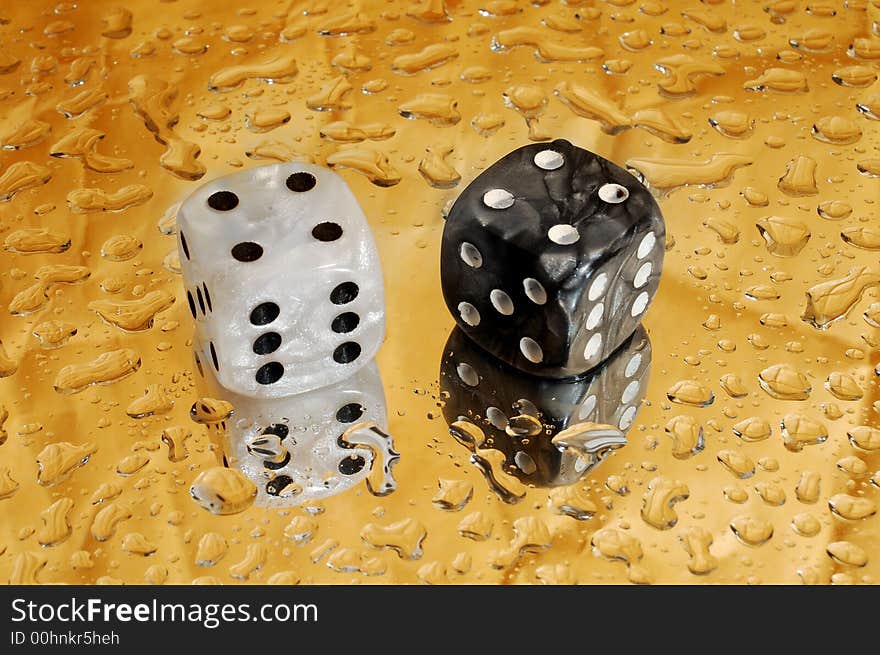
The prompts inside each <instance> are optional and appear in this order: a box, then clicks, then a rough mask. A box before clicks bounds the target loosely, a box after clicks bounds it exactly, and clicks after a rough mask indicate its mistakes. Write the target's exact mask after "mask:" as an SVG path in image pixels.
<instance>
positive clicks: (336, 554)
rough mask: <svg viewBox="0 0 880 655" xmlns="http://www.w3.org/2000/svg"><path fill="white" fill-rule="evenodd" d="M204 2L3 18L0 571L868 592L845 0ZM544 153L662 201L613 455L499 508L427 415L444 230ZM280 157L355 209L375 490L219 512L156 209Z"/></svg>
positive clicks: (868, 326)
mask: <svg viewBox="0 0 880 655" xmlns="http://www.w3.org/2000/svg"><path fill="white" fill-rule="evenodd" d="M221 4H223V3H209V2H196V1H178V2H132V3H128V4H125V5H122V4H119V3H105V2H99V1H94V2H81V3H79V4H76V3H61V4H54V3H39V2H33V3H30V2H27V3H26V2H15V3H7V5H6V6H5V7H4V8H3V9H2V10H0V23H2V24H0V35H2V37H0V145H2V147H3V152H2V155H0V157H2V168H0V229H2V234H0V238H2V239H3V250H2V251H0V258H2V265H0V306H2V307H3V313H2V316H3V318H2V321H0V340H2V349H0V376H2V379H0V401H2V410H0V420H2V421H3V422H2V430H3V431H2V432H0V440H3V441H5V442H4V443H3V444H2V445H0V515H2V517H3V521H2V524H0V553H2V555H0V580H8V581H10V582H14V583H31V582H40V583H52V582H73V583H97V582H110V583H119V582H125V583H163V582H164V583H184V584H188V583H190V582H194V581H196V582H215V583H224V584H237V583H241V582H252V583H265V582H276V583H285V584H286V583H291V582H295V581H302V582H317V583H342V582H360V583H410V582H431V583H458V582H468V583H570V582H579V583H625V582H628V581H629V582H640V583H641V582H653V583H696V582H710V583H798V582H806V583H829V582H835V583H873V582H874V581H875V580H876V577H877V573H876V572H877V567H878V566H880V555H878V553H877V550H876V546H875V544H876V543H877V539H878V537H880V534H878V525H880V523H878V521H880V519H878V518H877V516H876V513H875V511H876V507H877V504H878V502H880V500H878V496H880V489H878V486H880V472H878V469H880V457H878V454H877V451H878V447H880V433H878V432H877V431H876V430H877V428H878V412H880V399H878V392H877V376H876V374H875V372H874V371H875V366H877V365H878V355H877V344H878V340H880V333H878V330H877V327H878V325H880V305H878V304H877V303H878V302H880V290H878V285H880V265H878V260H877V255H878V249H880V220H878V208H877V200H878V199H880V179H878V176H880V150H878V146H880V138H878V130H877V126H878V123H877V122H876V121H877V119H878V117H880V85H878V84H877V82H876V79H877V73H878V69H877V62H878V60H880V5H878V3H877V2H876V0H870V1H865V0H846V1H845V2H842V1H840V0H833V1H832V0H816V1H809V2H807V1H788V0H778V1H776V2H772V1H769V0H768V1H766V2H754V3H740V4H732V3H731V2H729V1H727V2H704V3H701V2H698V1H696V0H694V1H693V2H690V1H685V2H671V1H670V2H655V1H652V0H645V1H641V0H633V1H630V0H613V1H609V2H599V1H596V0H587V1H585V2H577V1H576V0H568V1H567V2H557V1H555V0H544V1H540V0H538V1H536V2H534V3H529V2H526V1H525V0H480V1H473V2H472V1H464V0H461V1H456V0H448V1H447V2H443V1H442V0H436V1H433V0H422V1H414V0H399V1H398V0H391V1H388V2H385V1H383V2H370V1H367V0H364V1H363V2H360V3H350V4H344V3H338V2H331V1H329V0H328V1H323V2H322V1H321V0H315V1H313V2H298V1H295V2H256V1H255V2H252V3H243V4H242V5H241V6H227V8H223V7H221V6H220V5H221ZM267 79H268V80H271V81H272V82H273V83H267ZM556 137H563V138H566V139H569V140H570V141H572V142H574V143H576V144H578V145H581V146H583V147H586V148H589V149H591V150H594V151H596V152H597V153H599V154H601V155H603V156H605V157H607V158H609V159H611V160H613V161H615V162H618V163H621V164H624V163H626V164H627V165H628V166H629V167H630V168H631V169H632V170H633V171H634V172H637V174H639V175H641V176H643V177H644V179H645V180H646V181H647V182H648V183H649V184H650V185H651V186H652V188H654V189H655V190H656V192H657V193H658V194H659V197H660V202H661V206H662V209H663V211H664V215H665V217H666V222H667V229H668V243H667V249H668V251H667V255H666V263H665V270H664V274H663V278H662V282H661V286H660V291H659V293H658V296H657V298H656V299H655V301H654V303H653V304H652V306H651V308H650V309H649V311H648V313H647V316H646V320H645V327H646V329H647V331H648V333H649V335H650V339H651V346H652V349H653V363H652V374H651V376H650V382H649V388H648V389H647V391H646V397H645V401H644V403H643V406H642V408H641V410H640V412H639V414H638V415H637V417H636V420H635V423H634V425H633V427H632V429H631V430H630V431H629V433H628V445H626V446H625V447H624V448H622V449H620V450H617V451H616V452H615V453H614V454H613V455H611V456H609V457H608V458H607V459H606V460H605V461H604V462H603V463H602V464H601V465H600V466H599V467H597V468H596V469H594V470H593V471H591V472H590V473H589V474H588V475H587V477H585V478H584V479H583V480H582V481H581V482H579V483H577V484H575V485H573V486H571V487H557V488H554V489H546V488H523V490H522V492H523V493H522V495H523V498H522V499H521V500H519V501H518V502H515V503H505V502H502V500H501V499H500V498H499V496H498V495H497V494H496V493H494V492H493V491H491V490H490V489H489V487H488V486H487V483H486V480H485V479H484V477H483V475H482V474H481V473H480V471H479V470H477V468H476V467H475V466H474V465H473V464H471V463H470V461H469V458H470V455H471V453H470V452H469V451H468V449H467V448H465V447H464V446H462V445H461V444H460V443H459V442H458V441H457V440H456V439H455V438H454V437H453V436H452V435H450V433H449V428H448V425H447V424H446V422H445V421H444V419H443V413H442V404H443V402H444V399H443V398H441V396H440V390H439V386H438V371H439V368H440V362H441V358H442V357H443V346H444V343H445V342H446V339H447V337H448V335H449V332H450V330H451V327H452V323H453V322H452V319H451V318H450V317H449V316H448V314H447V312H446V308H445V306H444V304H443V302H442V298H441V296H440V287H439V279H438V275H439V273H438V270H439V266H438V252H439V240H440V235H441V232H442V226H443V223H442V217H441V212H442V210H443V208H444V207H445V206H446V205H447V204H448V203H449V202H450V201H451V200H453V199H454V198H455V197H456V194H457V192H458V191H459V190H460V189H461V188H463V185H466V184H467V183H468V182H469V181H470V180H472V179H473V178H474V177H475V176H476V175H477V174H478V173H479V171H480V170H481V169H483V168H485V167H486V166H488V165H490V164H491V163H492V162H494V161H495V160H496V159H498V158H499V157H501V156H502V155H503V154H505V153H506V152H508V151H509V150H511V149H513V148H515V147H517V146H519V145H522V144H524V143H527V142H528V140H529V139H533V140H542V139H549V138H556ZM291 158H304V159H309V160H312V161H314V162H316V163H319V164H323V165H332V166H334V167H335V168H336V169H337V170H339V171H341V173H342V175H343V176H344V177H345V178H346V180H347V181H348V183H349V184H350V185H351V187H352V189H353V190H354V192H355V194H356V195H357V197H358V198H359V201H360V203H361V205H362V207H363V209H364V211H365V213H366V214H367V216H368V217H369V218H370V220H371V222H372V227H373V230H374V233H375V235H376V239H377V241H378V246H379V250H380V255H381V257H382V260H383V262H384V273H385V280H386V287H387V298H388V307H387V317H388V334H387V339H386V341H385V343H384V345H383V347H382V349H381V351H380V353H379V357H378V364H379V368H380V370H381V373H382V378H383V380H384V384H385V390H386V396H387V402H388V407H389V417H390V425H389V431H390V432H391V433H392V434H393V435H394V438H395V444H396V446H397V449H398V450H399V451H400V453H401V460H400V462H399V464H398V465H397V467H396V468H395V475H396V477H397V479H398V485H399V486H398V489H397V491H396V492H395V493H393V494H391V495H389V496H386V497H383V498H378V497H374V496H372V495H370V493H369V492H368V491H367V489H366V487H365V485H363V484H362V485H360V486H358V487H357V488H355V489H352V490H350V491H348V492H345V493H343V494H341V495H338V496H334V497H331V498H328V499H325V500H322V501H321V502H319V503H315V504H311V505H308V506H307V507H297V508H292V509H289V510H270V509H260V508H257V507H250V508H249V509H246V510H244V511H242V512H240V513H236V514H231V515H224V516H216V515H213V514H211V513H209V512H207V511H205V510H204V509H202V508H201V507H199V506H198V505H196V504H195V503H194V502H193V500H192V499H191V498H190V496H189V492H188V490H189V487H190V485H191V484H192V483H193V481H194V480H195V478H196V476H198V475H199V474H200V473H203V472H205V471H206V470H207V469H210V468H212V467H214V466H216V465H217V462H218V455H217V453H216V452H215V450H213V449H212V448H211V447H210V443H211V440H212V435H209V432H208V428H207V427H206V426H205V425H204V424H201V423H196V422H193V421H192V420H191V419H190V417H189V410H190V407H191V406H192V404H193V403H194V402H195V401H196V400H197V399H198V398H199V396H200V389H199V387H198V386H197V385H196V378H195V376H194V370H193V368H194V367H193V363H192V358H191V353H190V348H189V339H190V337H191V333H192V328H191V326H190V322H189V313H188V310H187V307H186V299H185V297H183V295H182V294H183V289H182V283H181V280H180V276H179V274H178V273H177V267H178V261H177V250H176V242H175V238H174V236H173V235H172V234H171V232H172V231H173V224H174V213H173V209H172V211H170V212H169V208H173V206H174V205H175V203H178V202H180V201H181V200H182V199H183V198H184V197H185V196H186V194H187V193H188V192H189V191H190V190H191V189H192V188H194V185H195V184H196V182H194V180H197V179H202V180H205V179H210V178H213V177H216V176H219V175H223V174H226V173H230V172H232V171H234V170H237V169H240V168H242V167H247V166H253V165H258V164H260V163H269V162H272V161H279V160H282V161H283V160H288V159H291ZM190 432H191V435H190V436H187V434H188V433H190ZM163 434H164V435H165V436H164V438H163ZM700 446H702V448H701V447H700ZM490 452H491V451H490ZM496 452H497V451H496ZM489 458H490V459H491V458H492V456H491V455H490V456H489ZM496 459H497V458H496ZM504 473H505V472H504V471H500V472H499V477H500V478H503V479H506V478H505V476H504ZM508 477H509V476H508ZM509 482H510V483H511V484H513V482H512V481H509ZM222 484H227V485H230V486H231V488H233V487H234V484H232V483H231V482H229V481H225V482H222ZM573 506H574V507H580V508H581V509H583V510H584V511H583V512H581V513H579V514H578V513H577V512H575V514H578V516H573V515H572V512H566V511H562V509H561V508H569V509H570V508H571V507H573ZM588 517H592V518H588ZM579 518H580V519H584V520H578V519H579Z"/></svg>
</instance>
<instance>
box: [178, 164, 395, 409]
mask: <svg viewBox="0 0 880 655" xmlns="http://www.w3.org/2000/svg"><path fill="white" fill-rule="evenodd" d="M177 223H178V240H179V250H180V261H181V270H182V273H183V279H184V285H185V289H186V299H187V303H188V305H189V309H190V311H191V312H192V315H193V317H194V319H195V321H196V343H197V350H198V351H199V354H200V359H201V361H202V362H203V363H204V365H206V366H209V367H211V368H213V371H214V373H215V375H216V377H217V379H218V381H219V382H220V384H221V385H222V386H223V387H225V388H226V389H228V390H230V391H233V392H235V393H238V394H244V395H250V396H255V397H260V398H277V397H280V396H286V395H289V394H294V393H301V392H304V391H309V390H311V389H315V388H317V387H320V386H326V385H330V384H333V383H334V382H337V381H339V380H342V379H345V378H346V377H349V376H351V375H353V374H354V373H355V372H357V371H358V370H359V369H360V368H361V367H363V366H365V365H366V364H367V362H369V361H370V360H371V359H372V358H373V357H374V356H375V354H376V352H377V351H378V349H379V346H380V345H381V343H382V339H383V337H384V334H385V298H384V285H383V280H382V269H381V265H380V262H379V257H378V252H377V250H376V244H375V242H374V240H373V236H372V233H371V232H370V227H369V224H368V222H367V219H366V217H365V216H364V213H363V211H362V210H361V208H360V206H359V205H358V202H357V200H356V199H355V197H354V194H353V193H352V192H351V190H350V189H349V187H348V185H347V184H346V183H345V181H344V180H343V179H342V178H341V177H340V176H339V175H337V174H336V173H334V172H332V171H330V170H327V169H325V168H322V167H319V166H314V165H311V164H305V163H285V164H274V165H270V166H261V167H258V168H252V169H248V170H245V171H241V172H239V173H235V174H232V175H228V176H226V177H222V178H219V179H216V180H213V181H211V182H209V183H207V184H205V185H203V186H201V187H199V188H198V189H196V191H194V192H193V193H192V194H191V195H190V196H189V197H188V198H187V199H186V200H185V201H184V202H183V203H182V205H181V207H180V210H179V211H178V214H177Z"/></svg>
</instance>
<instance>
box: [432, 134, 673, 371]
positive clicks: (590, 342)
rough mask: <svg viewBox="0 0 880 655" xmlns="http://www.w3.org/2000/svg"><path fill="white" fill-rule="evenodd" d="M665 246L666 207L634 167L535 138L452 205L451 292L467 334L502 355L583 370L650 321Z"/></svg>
mask: <svg viewBox="0 0 880 655" xmlns="http://www.w3.org/2000/svg"><path fill="white" fill-rule="evenodd" d="M664 242H665V228H664V224H663V217H662V215H661V213H660V208H659V207H658V205H657V203H656V201H655V200H654V198H653V197H652V196H651V194H650V192H649V191H648V190H647V189H646V188H645V187H644V186H643V185H642V184H641V183H640V182H639V181H638V180H637V179H636V178H635V177H633V176H632V175H631V174H629V173H628V172H627V171H625V170H624V169H622V168H620V167H619V166H617V165H615V164H613V163H611V162H610V161H608V160H606V159H603V158H602V157H599V156H598V155H595V154H593V153H591V152H588V151H587V150H584V149H582V148H578V147H576V146H574V145H572V144H571V143H569V142H568V141H564V140H557V141H553V142H552V143H541V144H533V145H528V146H525V147H522V148H519V149H518V150H514V151H513V152H511V153H510V154H508V155H506V156H505V157H503V158H501V159H500V160H499V161H497V162H496V163H495V164H493V165H492V166H490V167H489V168H488V169H486V170H485V171H484V172H483V173H481V174H480V175H479V176H478V177H477V178H476V179H475V180H474V181H473V182H471V184H470V185H468V187H467V188H466V189H465V190H464V191H463V192H462V194H461V195H460V196H459V197H458V199H457V200H456V201H455V203H454V205H453V206H452V208H451V210H450V212H449V215H448V216H447V218H446V225H445V227H444V231H443V243H442V249H441V259H440V275H441V283H442V288H443V296H444V299H445V300H446V304H447V306H448V307H449V310H450V312H452V314H453V316H454V317H455V320H456V322H457V323H458V325H459V326H460V327H461V329H462V330H464V332H465V333H466V334H467V335H468V336H469V337H470V338H471V339H473V340H474V341H475V342H476V343H477V344H479V345H480V346H482V347H483V348H484V349H485V350H487V351H488V352H489V353H491V354H493V355H495V356H496V357H498V358H499V359H501V360H502V361H505V362H507V363H508V364H510V365H511V366H514V367H515V368H517V369H520V370H523V371H526V372H529V373H532V374H535V375H540V376H546V377H572V376H577V375H579V374H581V373H584V372H585V371H587V370H589V369H591V368H593V367H595V366H597V365H598V364H599V363H600V362H602V361H603V360H604V359H605V358H606V357H608V356H609V355H610V354H611V353H612V352H613V351H614V350H615V349H617V347H618V346H620V344H621V343H623V341H625V340H626V339H627V338H628V337H629V336H630V335H631V334H632V333H633V331H634V330H635V329H636V327H637V326H638V325H639V322H640V321H641V319H642V316H643V315H644V313H645V310H646V309H647V308H648V304H649V303H650V301H651V299H652V297H653V296H654V293H655V291H656V290H657V286H658V284H659V281H660V270H661V267H662V264H663V252H664Z"/></svg>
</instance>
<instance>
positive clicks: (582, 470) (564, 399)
mask: <svg viewBox="0 0 880 655" xmlns="http://www.w3.org/2000/svg"><path fill="white" fill-rule="evenodd" d="M650 370H651V343H650V341H649V339H648V335H647V333H646V332H645V330H644V328H642V327H638V328H637V329H636V331H635V332H634V333H633V334H632V335H630V337H629V338H628V339H627V340H626V341H625V342H624V343H623V344H622V345H621V347H620V348H619V349H618V350H617V351H616V352H614V353H613V354H612V355H611V356H610V357H609V358H608V359H607V360H606V361H605V362H604V363H603V364H602V365H601V366H600V367H597V368H595V369H594V370H592V371H590V373H588V374H587V375H585V376H582V377H580V378H576V379H568V380H550V379H548V378H540V377H536V376H531V375H526V374H524V373H522V372H521V371H517V370H516V369H514V368H512V367H510V366H508V365H507V364H504V363H503V362H500V361H498V360H497V359H495V358H494V357H491V356H490V355H488V354H486V353H485V352H484V351H483V350H482V349H481V348H479V347H477V346H476V345H475V344H474V343H473V341H471V340H470V339H468V338H467V337H466V336H465V335H464V333H463V332H462V331H461V330H460V329H458V328H455V329H453V331H452V334H450V336H449V339H448V341H447V342H446V346H445V348H444V350H443V360H442V361H441V364H440V390H441V393H442V394H443V396H444V398H445V404H444V406H443V416H444V418H445V419H446V421H447V422H448V423H449V424H450V425H451V424H452V423H455V422H456V421H462V420H463V421H469V422H470V423H473V424H474V425H476V427H478V428H479V429H480V431H482V433H483V434H484V435H485V442H484V444H483V445H482V448H488V449H494V450H498V451H501V452H502V453H503V455H504V468H505V471H506V472H507V473H510V474H512V475H515V476H516V477H518V478H520V479H521V480H523V481H524V482H526V483H529V484H534V485H537V486H555V485H563V484H571V483H572V482H575V481H577V480H578V479H580V478H581V477H583V476H584V475H586V474H587V472H588V471H589V469H590V467H589V466H588V465H587V464H588V459H589V458H584V457H581V456H578V453H576V452H573V451H571V450H569V449H565V448H560V447H559V446H558V445H555V444H553V443H552V440H553V437H555V436H556V435H557V434H558V433H559V432H561V431H562V430H565V429H566V428H568V427H571V426H574V425H575V424H578V423H586V422H589V423H601V424H606V425H610V426H612V427H614V428H617V429H619V430H620V431H621V432H622V433H623V434H625V433H626V432H627V430H629V428H630V427H631V426H632V423H633V421H634V419H635V416H636V413H637V412H638V409H639V407H640V405H641V402H642V400H643V398H644V397H645V393H646V391H647V385H648V377H649V375H650ZM453 434H455V432H453Z"/></svg>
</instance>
